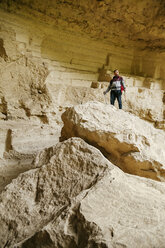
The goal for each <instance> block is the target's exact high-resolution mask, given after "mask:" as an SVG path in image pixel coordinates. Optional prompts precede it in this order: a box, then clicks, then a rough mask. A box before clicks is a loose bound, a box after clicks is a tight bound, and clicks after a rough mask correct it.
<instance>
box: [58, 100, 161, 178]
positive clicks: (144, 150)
mask: <svg viewBox="0 0 165 248" xmlns="http://www.w3.org/2000/svg"><path fill="white" fill-rule="evenodd" d="M62 120H63V122H64V127H63V129H62V139H66V138H69V137H73V136H77V137H81V138H83V139H84V140H86V141H87V142H89V143H91V144H93V145H95V146H96V147H98V148H99V149H100V150H101V151H102V152H103V153H104V154H105V155H106V156H107V158H108V159H109V160H110V161H112V162H113V163H114V164H115V165H117V166H119V167H120V168H121V169H122V170H123V171H125V172H128V173H131V174H136V175H140V176H145V177H150V178H152V179H156V180H162V181H164V178H165V167H164V165H165V143H164V140H165V133H164V131H163V130H157V129H155V128H154V127H153V126H152V125H151V124H150V123H148V122H146V121H144V120H141V119H140V118H138V117H136V116H134V115H132V114H130V113H126V112H124V111H123V110H118V109H116V108H115V107H113V106H111V105H104V104H102V103H99V102H89V103H86V104H83V105H77V106H75V107H71V108H68V110H66V112H64V114H63V115H62Z"/></svg>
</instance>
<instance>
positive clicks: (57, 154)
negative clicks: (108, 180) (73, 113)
mask: <svg viewBox="0 0 165 248" xmlns="http://www.w3.org/2000/svg"><path fill="white" fill-rule="evenodd" d="M35 167H37V168H34V169H32V170H29V171H27V172H24V173H22V174H20V175H19V176H18V177H17V178H16V179H14V180H13V181H12V182H11V183H10V184H9V185H7V186H6V188H5V189H4V190H3V192H2V193H1V195H0V223H1V227H0V247H13V245H16V244H18V243H19V242H21V241H23V240H25V239H27V238H29V237H30V236H32V235H33V234H34V233H35V232H36V231H38V230H40V229H41V228H42V227H43V226H45V225H46V223H48V222H50V221H51V220H52V219H53V218H56V217H58V216H59V214H60V213H61V212H63V209H65V208H66V207H67V206H68V205H69V204H70V202H71V199H72V198H74V197H76V196H77V195H78V194H79V193H80V192H81V191H83V190H85V189H88V188H90V187H91V186H92V185H94V184H95V183H96V182H97V180H99V178H100V176H103V175H104V173H105V170H106V169H107V170H111V169H112V168H113V166H112V164H110V163H109V162H108V160H106V159H105V158H104V156H103V155H102V154H101V153H100V152H99V151H98V150H97V149H96V148H94V147H92V146H89V145H88V144H86V143H85V142H84V141H83V140H81V139H79V138H73V139H70V140H68V141H66V142H63V143H59V144H57V145H56V146H54V147H51V148H47V149H46V150H44V151H42V152H41V153H39V154H38V156H37V157H36V160H35Z"/></svg>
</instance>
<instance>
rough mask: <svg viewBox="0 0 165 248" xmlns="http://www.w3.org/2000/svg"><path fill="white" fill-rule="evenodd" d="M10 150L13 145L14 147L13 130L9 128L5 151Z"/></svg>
mask: <svg viewBox="0 0 165 248" xmlns="http://www.w3.org/2000/svg"><path fill="white" fill-rule="evenodd" d="M10 150H13V147H12V130H11V129H8V131H7V135H6V141H5V151H6V152H9V151H10Z"/></svg>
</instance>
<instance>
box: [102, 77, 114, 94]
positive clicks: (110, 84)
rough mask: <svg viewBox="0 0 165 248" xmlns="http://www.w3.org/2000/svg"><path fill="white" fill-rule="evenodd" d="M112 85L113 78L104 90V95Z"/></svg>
mask: <svg viewBox="0 0 165 248" xmlns="http://www.w3.org/2000/svg"><path fill="white" fill-rule="evenodd" d="M111 86H112V80H111V81H110V83H109V85H108V88H107V89H106V90H105V91H104V92H103V94H104V95H105V94H107V93H108V92H109V91H110V89H111Z"/></svg>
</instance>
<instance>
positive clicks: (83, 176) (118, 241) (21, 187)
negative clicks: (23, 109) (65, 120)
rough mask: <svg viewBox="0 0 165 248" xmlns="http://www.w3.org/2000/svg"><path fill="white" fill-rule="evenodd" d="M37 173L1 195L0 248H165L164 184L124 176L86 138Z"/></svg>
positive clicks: (46, 160) (55, 152)
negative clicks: (86, 141) (85, 140)
mask: <svg viewBox="0 0 165 248" xmlns="http://www.w3.org/2000/svg"><path fill="white" fill-rule="evenodd" d="M35 166H36V169H33V170H30V171H28V172H26V173H23V174H21V175H19V176H18V178H17V179H15V180H13V181H12V183H10V184H9V185H8V186H7V187H6V188H5V190H4V191H3V192H2V193H1V195H0V213H1V215H0V219H1V228H0V245H1V247H13V246H14V247H22V248H29V247H31V248H39V247H40V248H41V247H48V248H53V247H62V248H71V247H72V248H89V247H96V248H100V247H108V248H111V247H114V248H115V247H128V248H132V247H135V248H139V247H145V248H149V247H162V248H163V245H164V242H165V239H164V237H165V230H164V221H165V216H164V210H165V209H164V208H165V207H164V206H165V186H164V184H162V183H160V182H156V181H152V180H150V179H145V178H140V177H136V176H132V175H128V174H125V173H123V172H122V171H121V170H120V169H119V168H117V167H115V166H113V165H112V164H111V163H110V162H109V161H108V160H107V159H106V158H105V157H104V156H103V155H102V154H101V153H100V151H99V150H97V149H96V148H94V147H92V146H90V145H88V144H87V143H85V142H84V141H83V140H81V139H80V138H71V139H69V140H67V141H64V142H63V143H59V144H57V145H56V146H54V147H50V148H48V149H45V150H43V151H42V152H41V153H39V154H38V155H37V157H36V160H35ZM37 167H38V168H37ZM6 196H7V197H6Z"/></svg>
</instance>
